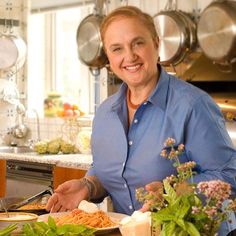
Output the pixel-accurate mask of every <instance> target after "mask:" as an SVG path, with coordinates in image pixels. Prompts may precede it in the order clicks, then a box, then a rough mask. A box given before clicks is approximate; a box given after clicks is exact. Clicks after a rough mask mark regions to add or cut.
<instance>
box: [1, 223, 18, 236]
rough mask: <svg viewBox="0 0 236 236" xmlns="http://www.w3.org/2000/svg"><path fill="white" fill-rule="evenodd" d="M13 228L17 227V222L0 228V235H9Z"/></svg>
mask: <svg viewBox="0 0 236 236" xmlns="http://www.w3.org/2000/svg"><path fill="white" fill-rule="evenodd" d="M15 229H17V224H11V225H8V226H7V227H5V228H3V229H2V230H0V236H7V235H10V233H11V232H13V231H14V230H15Z"/></svg>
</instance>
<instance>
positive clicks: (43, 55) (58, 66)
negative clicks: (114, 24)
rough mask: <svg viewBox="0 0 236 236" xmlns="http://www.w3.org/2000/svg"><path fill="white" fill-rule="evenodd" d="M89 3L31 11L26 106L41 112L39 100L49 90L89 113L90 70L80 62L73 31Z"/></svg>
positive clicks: (87, 10) (82, 17) (75, 29)
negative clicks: (55, 9) (51, 9)
mask: <svg viewBox="0 0 236 236" xmlns="http://www.w3.org/2000/svg"><path fill="white" fill-rule="evenodd" d="M92 11H93V6H92V5H90V6H83V7H77V8H71V9H64V10H58V11H56V12H51V13H40V14H32V15H31V16H30V17H29V28H28V29H29V32H28V34H29V37H28V107H29V108H34V109H35V108H37V110H38V112H39V113H40V114H41V115H42V114H43V100H44V98H45V97H46V96H47V93H48V92H50V91H55V90H56V91H58V92H60V93H61V94H62V95H63V97H64V99H65V101H68V102H71V103H76V104H78V105H79V107H80V108H81V109H82V110H83V111H84V112H86V113H89V112H91V110H90V108H93V106H91V104H90V101H91V98H90V97H91V96H90V92H89V91H90V90H91V84H90V81H91V73H90V72H89V69H88V67H87V66H85V65H83V64H81V63H80V61H79V58H78V53H77V44H76V31H77V28H78V26H79V24H80V22H81V20H83V19H84V18H85V17H86V16H87V15H89V14H91V13H92Z"/></svg>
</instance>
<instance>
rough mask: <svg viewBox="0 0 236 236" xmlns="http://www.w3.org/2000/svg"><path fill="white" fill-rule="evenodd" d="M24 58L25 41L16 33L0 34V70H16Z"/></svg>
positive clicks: (21, 64) (22, 63)
mask: <svg viewBox="0 0 236 236" xmlns="http://www.w3.org/2000/svg"><path fill="white" fill-rule="evenodd" d="M25 59H26V44H25V41H24V40H23V39H22V38H21V37H20V36H17V35H13V34H0V71H4V72H8V71H10V70H14V71H15V72H16V71H18V70H19V69H20V68H21V67H22V66H23V65H24V62H25Z"/></svg>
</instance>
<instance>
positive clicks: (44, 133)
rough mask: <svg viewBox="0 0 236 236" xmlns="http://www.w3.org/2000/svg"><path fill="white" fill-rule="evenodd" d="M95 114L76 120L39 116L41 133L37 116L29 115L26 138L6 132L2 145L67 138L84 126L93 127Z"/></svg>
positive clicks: (25, 121)
mask: <svg viewBox="0 0 236 236" xmlns="http://www.w3.org/2000/svg"><path fill="white" fill-rule="evenodd" d="M92 120H93V116H83V117H79V118H78V119H77V120H76V122H69V125H68V119H63V118H59V117H50V118H49V117H46V118H39V133H38V122H37V118H35V117H32V118H31V117H27V118H25V119H24V123H25V125H26V126H27V127H28V128H29V132H28V134H27V136H26V137H25V138H22V139H16V138H14V137H13V136H12V135H10V134H5V135H3V136H2V137H1V145H5V144H7V145H10V143H15V144H17V145H28V144H29V141H30V140H32V141H34V142H35V141H38V139H40V140H45V139H49V140H50V139H54V138H59V137H62V138H65V139H69V138H70V137H71V135H70V133H72V134H73V135H77V133H78V132H79V131H80V130H81V129H83V128H89V129H91V126H92ZM4 133H6V132H4Z"/></svg>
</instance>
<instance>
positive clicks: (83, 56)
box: [76, 14, 108, 69]
mask: <svg viewBox="0 0 236 236" xmlns="http://www.w3.org/2000/svg"><path fill="white" fill-rule="evenodd" d="M102 19H103V16H100V15H93V14H92V15H89V16H87V17H86V18H85V19H84V20H83V21H82V22H81V23H80V25H79V27H78V29H77V36H76V37H77V45H78V54H79V59H80V60H81V62H82V63H84V64H85V65H87V66H89V67H90V68H96V69H98V68H102V67H104V66H105V65H106V64H107V61H108V60H107V57H106V55H105V52H104V51H103V47H102V41H101V35H100V24H101V22H102Z"/></svg>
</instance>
